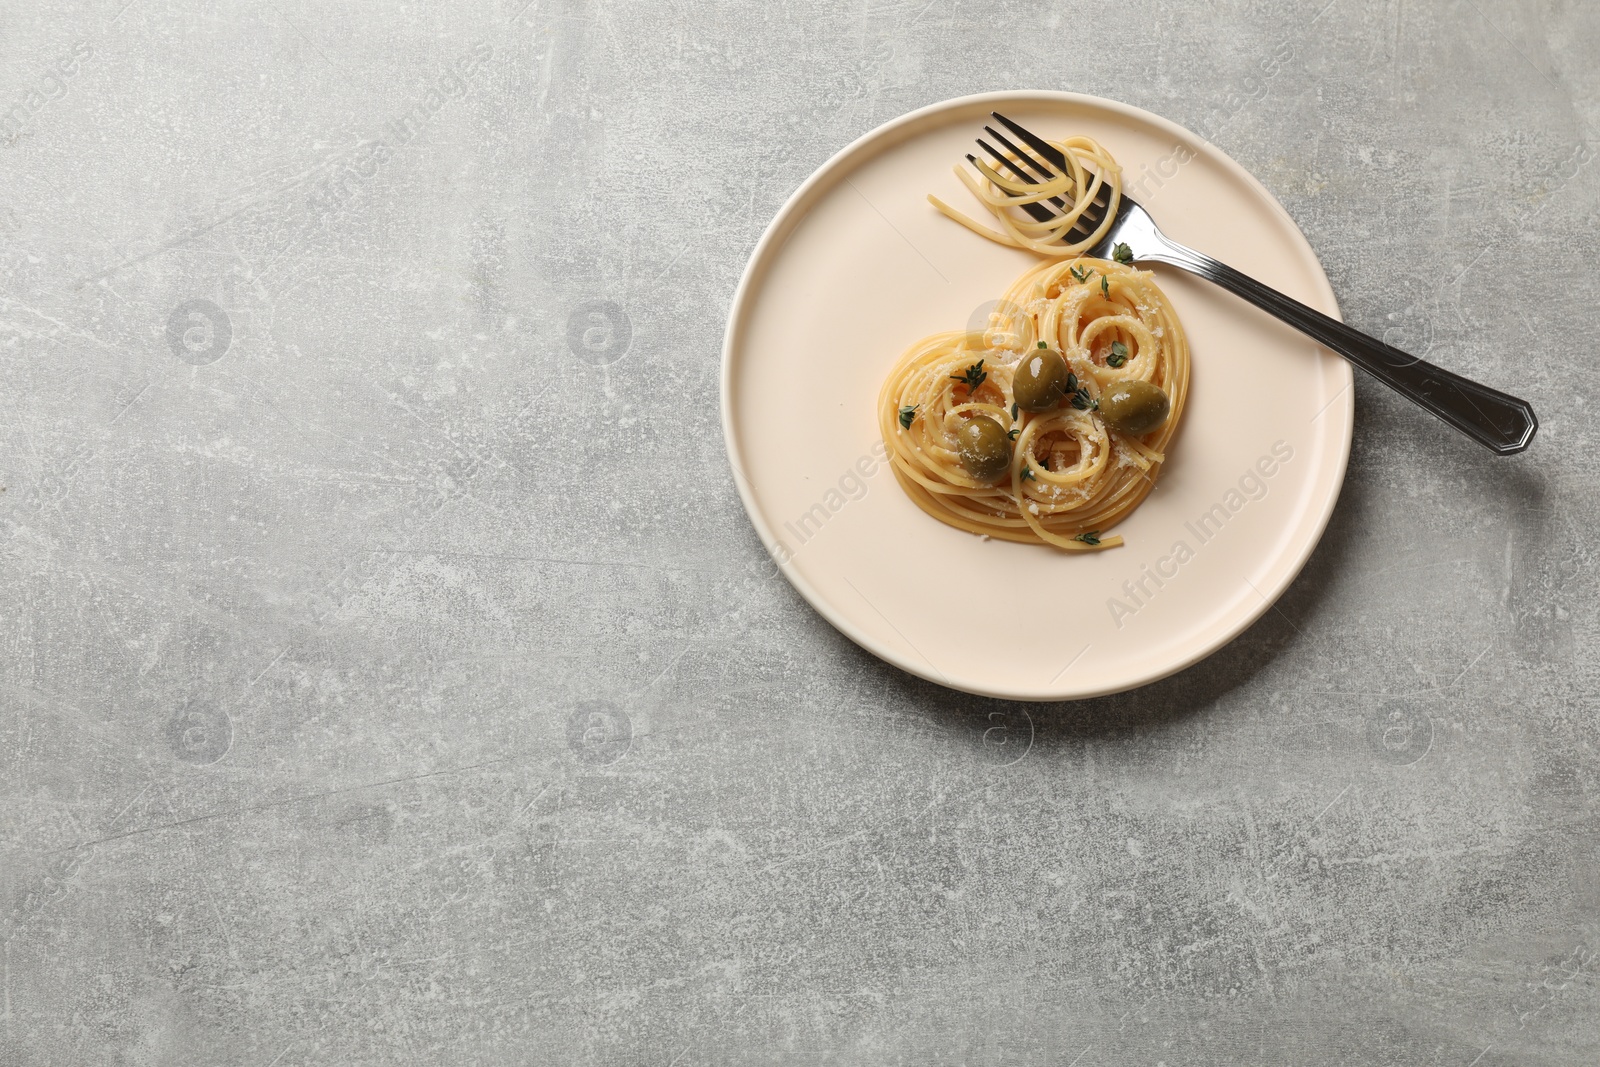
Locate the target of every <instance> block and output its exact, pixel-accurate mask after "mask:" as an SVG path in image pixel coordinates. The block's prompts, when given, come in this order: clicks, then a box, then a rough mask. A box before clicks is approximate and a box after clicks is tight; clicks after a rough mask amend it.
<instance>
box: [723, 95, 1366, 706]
mask: <svg viewBox="0 0 1600 1067" xmlns="http://www.w3.org/2000/svg"><path fill="white" fill-rule="evenodd" d="M1006 101H1029V102H1038V101H1045V102H1055V103H1060V104H1063V105H1078V106H1087V107H1091V108H1099V109H1102V110H1105V111H1109V112H1112V113H1114V114H1117V115H1120V116H1122V117H1123V118H1126V119H1131V120H1133V121H1135V122H1142V123H1147V124H1150V125H1153V126H1155V127H1157V128H1160V129H1163V130H1165V131H1166V132H1168V133H1170V134H1172V135H1173V136H1175V137H1178V138H1179V139H1182V140H1188V141H1191V142H1194V143H1196V144H1199V145H1201V146H1203V147H1204V148H1205V149H1207V150H1209V152H1210V154H1211V155H1212V156H1213V157H1214V158H1215V159H1216V160H1218V161H1220V162H1221V163H1222V165H1223V166H1224V168H1226V169H1227V170H1229V171H1230V172H1231V173H1232V176H1233V177H1234V178H1236V179H1241V180H1243V182H1244V183H1245V184H1246V185H1247V186H1248V187H1249V188H1251V189H1252V190H1253V191H1254V192H1255V193H1256V195H1257V196H1258V197H1259V198H1260V199H1261V200H1262V201H1263V202H1264V203H1265V204H1266V205H1267V206H1268V207H1269V209H1270V210H1272V211H1274V212H1276V213H1277V215H1278V216H1279V217H1280V221H1283V222H1287V223H1288V224H1289V227H1290V229H1291V230H1292V232H1293V233H1294V235H1295V236H1296V237H1297V238H1298V239H1299V243H1300V245H1301V251H1302V252H1303V253H1304V254H1305V255H1306V256H1307V257H1308V258H1309V265H1310V266H1311V267H1312V268H1314V269H1313V271H1312V274H1313V278H1312V282H1313V288H1314V289H1316V291H1317V295H1318V296H1319V297H1321V302H1322V308H1321V310H1323V311H1324V312H1325V313H1326V314H1328V315H1330V316H1332V317H1333V318H1335V319H1339V320H1341V321H1342V320H1343V316H1342V314H1341V312H1340V309H1339V302H1338V298H1337V297H1336V296H1335V295H1334V292H1333V285H1332V283H1331V282H1329V280H1328V274H1327V271H1326V270H1325V269H1323V266H1322V261H1321V259H1320V258H1319V257H1318V255H1317V252H1316V249H1315V248H1313V247H1312V246H1311V242H1310V241H1309V240H1308V239H1307V238H1306V235H1305V231H1303V230H1302V229H1301V228H1300V224H1299V223H1297V222H1296V221H1295V220H1294V217H1293V216H1292V215H1290V214H1289V212H1288V210H1287V209H1285V208H1284V206H1283V204H1282V203H1280V202H1279V200H1278V198H1277V197H1276V196H1274V195H1273V193H1272V191H1271V190H1270V189H1268V188H1267V187H1266V186H1265V185H1263V184H1262V183H1261V181H1260V179H1258V178H1257V177H1256V176H1255V175H1254V174H1252V173H1251V172H1250V171H1249V170H1248V169H1246V168H1245V167H1244V166H1243V165H1242V164H1240V163H1239V162H1238V161H1237V160H1235V159H1234V158H1233V157H1232V156H1230V155H1228V153H1226V152H1224V151H1223V150H1222V149H1221V148H1219V147H1217V146H1216V145H1215V144H1213V143H1212V142H1211V141H1209V140H1208V139H1206V138H1205V137H1202V136H1201V135H1199V134H1197V133H1195V132H1194V131H1193V130H1190V129H1188V128H1187V127H1184V126H1181V125H1179V124H1178V123H1176V122H1173V121H1172V120H1171V119H1168V118H1165V117H1163V116H1161V115H1157V114H1155V113H1154V112H1151V111H1147V110H1145V109H1144V108H1141V107H1137V106H1135V105H1133V104H1127V103H1123V102H1122V101H1120V100H1110V99H1107V98H1105V97H1100V96H1093V95H1091V94H1088V93H1074V92H1067V91H1064V90H1059V89H1007V90H1000V91H992V92H982V93H969V94H967V95H964V96H956V97H950V98H949V99H946V100H940V101H936V102H934V103H931V104H927V105H924V106H922V107H919V108H916V109H914V110H912V111H908V112H906V113H905V114H903V115H900V116H898V117H896V118H893V119H890V120H889V121H888V122H885V123H882V124H880V125H878V126H875V127H873V128H872V129H870V130H868V131H866V132H865V133H863V134H861V135H860V136H859V137H856V138H855V139H854V140H852V141H851V142H850V143H849V144H847V145H845V146H844V147H843V148H840V149H839V150H838V151H836V152H834V153H833V154H832V155H831V156H829V157H828V158H827V159H826V160H825V161H823V162H822V163H821V164H820V165H818V166H817V167H816V169H815V170H813V171H812V172H811V174H810V175H809V176H807V178H806V179H805V181H803V182H801V183H800V185H799V186H798V187H797V188H796V189H795V190H794V192H792V193H790V194H789V196H788V198H787V199H786V200H784V202H783V205H782V206H781V207H779V208H778V210H777V212H775V213H774V214H773V216H772V219H771V221H770V222H768V223H767V226H766V228H765V229H764V230H763V231H762V233H761V237H760V239H759V240H758V241H757V242H756V244H755V247H754V248H753V249H752V250H751V252H750V257H749V259H748V260H746V262H745V266H744V270H743V271H742V272H741V273H740V275H739V284H738V286H737V287H736V288H735V289H734V292H733V299H732V301H731V303H730V304H729V309H728V321H727V324H726V326H725V327H724V329H723V335H722V353H721V361H722V366H721V370H720V374H719V388H720V392H721V396H720V402H719V405H718V411H719V415H720V417H721V420H722V441H723V447H724V450H725V452H726V456H727V459H728V465H729V468H730V471H731V473H732V474H733V481H734V487H735V488H736V489H737V490H738V493H739V500H740V503H741V504H742V505H743V506H744V511H745V515H746V517H747V518H748V519H749V520H750V524H751V525H752V526H753V527H755V531H756V536H757V537H759V538H760V539H761V546H762V548H763V550H765V552H766V553H767V556H768V558H769V559H771V560H772V562H773V563H775V564H776V565H777V568H778V571H779V572H780V573H781V574H782V575H783V576H784V578H785V579H786V580H787V581H788V582H789V584H790V585H791V586H792V587H793V588H794V590H795V591H796V592H797V593H799V594H800V596H801V597H802V598H803V599H804V600H805V601H806V603H807V604H809V605H810V606H811V609H812V610H813V611H815V612H817V614H819V615H821V616H822V618H823V619H824V620H825V621H827V623H828V624H829V625H831V626H832V627H833V628H834V629H835V630H838V631H839V632H840V633H842V634H844V636H846V637H848V638H849V639H850V640H851V641H854V642H855V643H856V644H857V645H858V646H860V647H861V648H863V649H865V650H866V651H868V652H870V653H871V654H872V655H874V656H876V657H877V658H878V659H880V660H882V661H883V662H885V663H887V664H889V665H890V666H892V667H895V668H897V669H899V670H902V671H904V672H906V673H907V674H910V675H913V676H914V677H917V678H921V679H923V680H925V681H928V682H932V683H933V684H935V685H938V686H940V687H942V688H945V689H950V690H953V691H956V692H963V693H970V694H972V695H974V696H981V697H988V698H991V699H996V700H1017V701H1028V702H1033V703H1068V702H1072V701H1078V700H1092V699H1095V698H1097V697H1104V696H1110V695H1113V694H1116V693H1125V692H1128V691H1130V690H1134V689H1139V688H1142V687H1144V686H1147V685H1151V684H1153V683H1155V682H1159V681H1161V680H1162V679H1164V678H1170V677H1171V676H1172V675H1174V674H1177V673H1178V672H1179V671H1182V670H1185V669H1187V668H1189V667H1192V666H1194V665H1195V664H1196V663H1199V662H1200V661H1201V660H1204V659H1207V658H1209V657H1210V656H1212V655H1215V654H1216V653H1217V652H1220V651H1221V650H1222V649H1223V648H1224V647H1226V646H1227V645H1229V644H1231V643H1232V642H1233V640H1234V639H1235V638H1237V637H1238V636H1239V635H1240V634H1242V633H1244V631H1246V630H1248V629H1249V628H1250V627H1251V626H1253V625H1255V623H1256V622H1257V621H1258V620H1259V619H1260V618H1261V617H1262V616H1263V615H1265V614H1266V613H1267V611H1269V610H1270V609H1271V608H1272V607H1273V605H1275V604H1276V603H1277V602H1278V600H1279V599H1280V598H1281V597H1282V596H1283V594H1284V593H1285V592H1286V591H1287V590H1288V588H1289V587H1290V586H1291V585H1293V584H1294V581H1295V579H1296V578H1297V577H1299V575H1300V572H1301V571H1302V570H1304V569H1305V565H1306V563H1307V562H1309V561H1310V559H1311V556H1312V554H1313V553H1314V552H1316V550H1317V546H1318V545H1320V544H1321V543H1322V537H1323V535H1324V534H1325V533H1326V532H1327V528H1328V523H1329V521H1330V520H1331V519H1332V517H1333V511H1334V509H1335V508H1336V507H1337V506H1338V504H1339V498H1340V496H1341V495H1342V494H1343V490H1344V479H1345V475H1346V473H1347V472H1348V470H1349V464H1350V449H1351V445H1352V442H1353V441H1354V437H1355V389H1354V383H1355V374H1354V369H1353V368H1352V367H1351V366H1350V364H1349V363H1348V362H1347V361H1344V360H1340V361H1339V364H1338V366H1339V367H1340V369H1341V370H1342V372H1343V377H1344V378H1345V380H1346V381H1345V386H1344V388H1343V389H1341V390H1340V392H1339V393H1338V394H1337V395H1336V397H1335V399H1334V400H1333V401H1332V402H1330V404H1329V406H1328V409H1327V411H1328V413H1330V414H1331V413H1333V412H1334V411H1335V410H1337V411H1338V412H1339V413H1340V416H1341V421H1342V423H1343V427H1344V432H1343V434H1342V441H1341V443H1340V446H1339V448H1338V449H1337V455H1336V457H1335V458H1336V463H1335V466H1336V468H1337V469H1336V470H1334V471H1333V472H1332V474H1333V477H1332V485H1331V491H1330V492H1329V493H1328V494H1327V497H1326V500H1325V502H1324V503H1323V505H1322V506H1321V508H1320V511H1319V513H1318V514H1316V515H1315V516H1314V519H1313V522H1312V523H1311V524H1310V525H1309V526H1308V528H1309V529H1311V534H1312V535H1311V536H1310V537H1308V538H1306V540H1305V542H1304V545H1303V546H1302V547H1301V549H1300V550H1298V551H1297V552H1295V553H1294V556H1295V558H1294V559H1293V560H1292V561H1291V562H1290V564H1289V566H1288V568H1287V569H1286V571H1285V573H1284V576H1283V579H1282V582H1281V584H1279V585H1278V586H1277V588H1275V589H1273V590H1272V592H1271V595H1270V596H1265V597H1264V598H1263V600H1262V602H1261V604H1260V605H1259V606H1258V607H1256V608H1255V609H1253V610H1251V611H1247V612H1245V613H1244V614H1242V615H1241V616H1240V617H1239V619H1238V620H1237V621H1236V622H1235V623H1234V624H1233V625H1231V626H1228V627H1223V628H1222V629H1221V630H1219V631H1217V635H1218V636H1216V637H1214V638H1208V639H1207V640H1205V641H1202V642H1200V643H1199V645H1198V647H1197V648H1196V649H1194V650H1192V651H1190V652H1189V653H1188V654H1187V655H1184V656H1180V657H1177V658H1176V659H1175V661H1173V662H1171V663H1167V664H1163V665H1161V666H1160V667H1158V668H1156V669H1155V670H1152V671H1147V672H1144V673H1142V674H1140V675H1138V676H1137V677H1130V678H1129V679H1127V680H1125V681H1123V682H1119V683H1115V684H1111V685H1103V686H1097V687H1093V688H1091V689H1089V690H1085V691H1081V692H1078V691H1072V692H1065V693H1060V692H1058V693H1031V692H1025V691H998V690H995V689H993V688H989V687H984V686H973V685H964V684H960V683H959V681H958V680H957V679H955V678H949V677H945V676H943V675H940V674H938V673H937V668H936V667H934V665H933V664H931V663H928V664H919V663H918V662H917V661H916V660H914V659H911V658H910V657H907V656H903V655H901V654H900V653H899V651H898V650H896V649H893V648H891V647H889V646H888V645H886V644H885V643H883V642H881V641H879V640H877V639H876V638H874V637H871V636H869V635H868V634H866V633H864V632H862V631H861V630H860V629H859V628H858V627H857V626H856V625H855V624H854V623H852V622H851V621H850V620H848V619H846V618H844V617H843V616H842V615H841V614H840V613H839V612H838V611H836V610H835V609H834V607H833V606H832V604H831V602H830V601H829V600H828V598H826V597H824V596H822V595H821V594H820V593H819V592H818V591H817V590H816V589H815V588H813V587H812V586H811V584H810V583H809V582H807V581H806V579H805V577H804V576H803V575H802V574H800V573H799V572H798V571H797V570H796V569H795V568H794V567H793V566H792V563H793V561H792V559H783V560H780V559H779V557H778V555H777V553H776V552H775V551H774V548H773V546H774V544H775V543H776V540H777V539H776V537H775V536H774V535H773V532H772V530H771V529H770V528H769V527H768V525H767V523H766V520H765V517H764V516H763V514H762V513H761V510H760V509H759V508H758V507H757V506H756V505H755V502H754V499H753V494H752V491H751V488H750V486H749V483H748V479H747V478H746V476H745V475H744V473H743V471H744V469H745V467H744V462H743V458H744V457H743V456H742V455H741V453H740V448H739V444H738V441H737V440H736V436H737V435H736V434H735V432H734V417H733V402H732V396H733V371H734V360H733V357H734V346H735V343H736V340H737V338H738V337H739V335H740V334H741V333H742V332H743V328H744V325H745V321H746V320H747V319H748V318H749V308H750V305H751V302H752V300H751V296H752V290H753V287H754V286H755V284H756V282H757V280H758V279H759V277H760V276H762V275H764V274H765V273H766V268H767V267H768V265H769V264H768V262H767V261H768V260H769V259H770V258H771V257H773V256H775V255H776V254H777V253H779V252H780V251H781V250H782V247H783V243H784V242H786V241H787V239H788V236H789V233H791V232H792V230H793V226H791V222H792V223H794V224H795V225H798V223H799V222H800V221H802V220H803V218H804V213H805V211H806V210H808V209H809V207H810V206H811V205H810V203H809V201H811V200H812V199H813V198H814V197H815V196H816V195H818V192H819V189H820V188H821V187H822V186H824V185H825V184H827V185H828V187H830V188H831V186H832V185H833V184H836V178H835V174H836V172H838V171H841V170H843V169H844V168H846V167H847V165H848V164H849V163H850V161H851V160H852V158H853V157H855V156H856V155H857V154H858V153H860V152H861V151H863V150H864V149H866V148H867V147H868V146H869V145H872V144H874V143H876V142H878V141H880V140H883V139H884V138H887V137H892V136H893V135H894V134H895V133H896V132H897V131H898V130H900V129H902V128H903V127H906V126H910V125H913V124H915V123H918V122H920V121H922V120H923V119H925V118H927V117H929V116H931V115H934V114H937V113H939V112H942V111H954V110H958V109H961V108H967V107H973V106H977V105H980V104H982V105H987V104H991V103H992V104H996V105H998V104H1000V103H1004V102H1006ZM990 110H994V108H991V109H990ZM843 177H848V175H847V174H846V175H843ZM779 234H782V238H781V239H780V237H779ZM1318 347H1319V348H1322V350H1323V351H1324V352H1326V351H1328V350H1327V349H1326V348H1325V347H1323V346H1320V345H1319V346H1318ZM1284 558H1287V557H1284ZM928 668H931V670H930V669H928Z"/></svg>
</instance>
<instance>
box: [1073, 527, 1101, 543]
mask: <svg viewBox="0 0 1600 1067" xmlns="http://www.w3.org/2000/svg"><path fill="white" fill-rule="evenodd" d="M1073 540H1074V541H1082V542H1083V543H1084V544H1086V545H1098V544H1099V543H1100V531H1099V530H1090V531H1089V532H1088V533H1081V534H1079V535H1078V536H1077V537H1074V538H1073Z"/></svg>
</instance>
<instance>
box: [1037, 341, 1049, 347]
mask: <svg viewBox="0 0 1600 1067" xmlns="http://www.w3.org/2000/svg"><path fill="white" fill-rule="evenodd" d="M1039 347H1040V348H1049V347H1050V346H1049V345H1047V344H1045V343H1044V342H1043V341H1040V342H1039Z"/></svg>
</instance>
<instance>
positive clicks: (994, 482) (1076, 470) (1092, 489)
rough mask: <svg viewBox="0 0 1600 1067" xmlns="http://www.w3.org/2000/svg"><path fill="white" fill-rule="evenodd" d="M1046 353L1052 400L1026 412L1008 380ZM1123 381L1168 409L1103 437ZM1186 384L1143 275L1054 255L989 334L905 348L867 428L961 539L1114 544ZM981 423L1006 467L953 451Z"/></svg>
mask: <svg viewBox="0 0 1600 1067" xmlns="http://www.w3.org/2000/svg"><path fill="white" fill-rule="evenodd" d="M1069 143H1070V142H1069ZM1047 350H1048V351H1047ZM1057 353H1058V354H1059V356H1060V357H1061V359H1062V360H1064V362H1065V364H1066V367H1067V370H1068V371H1069V372H1070V373H1069V374H1068V375H1067V379H1066V381H1067V386H1066V387H1065V388H1064V389H1063V391H1062V392H1061V395H1060V399H1059V402H1058V403H1055V404H1053V405H1052V406H1050V407H1049V408H1048V409H1047V410H1039V411H1030V410H1026V409H1028V408H1030V407H1038V406H1039V405H1038V404H1037V403H1035V402H1033V397H1032V396H1031V395H1030V396H1029V397H1028V398H1027V400H1025V402H1024V403H1023V404H1022V406H1021V408H1019V407H1018V404H1017V399H1018V398H1017V387H1018V385H1019V384H1025V383H1019V380H1018V375H1019V373H1021V374H1024V375H1026V374H1029V373H1032V372H1033V371H1034V370H1036V368H1037V367H1038V366H1039V365H1040V364H1039V363H1030V360H1031V359H1032V358H1033V357H1034V356H1041V355H1052V356H1053V355H1054V354H1057ZM1029 380H1030V381H1031V380H1033V379H1029ZM1130 383H1143V384H1142V385H1139V386H1137V388H1139V389H1143V390H1145V391H1146V392H1149V393H1152V394H1153V393H1154V390H1152V389H1150V388H1149V387H1151V386H1154V387H1156V388H1159V389H1160V390H1162V391H1163V392H1164V393H1165V394H1166V397H1167V399H1168V400H1169V401H1170V407H1169V408H1164V409H1163V410H1165V414H1166V417H1165V420H1164V421H1162V422H1160V424H1159V425H1158V426H1156V427H1155V428H1154V429H1151V430H1149V431H1148V432H1144V433H1125V432H1122V431H1119V430H1117V429H1114V428H1113V425H1114V424H1116V423H1117V419H1116V418H1114V417H1112V416H1111V415H1110V414H1108V411H1106V410H1101V408H1100V401H1101V400H1102V399H1106V398H1108V397H1111V394H1112V393H1116V392H1117V391H1118V390H1121V391H1122V392H1121V393H1118V395H1117V396H1116V397H1111V399H1118V398H1120V396H1121V395H1123V394H1125V393H1126V392H1127V391H1128V389H1129V387H1130ZM1188 388H1189V345H1188V340H1187V338H1186V337H1185V336H1184V332H1183V327H1182V326H1181V325H1180V324H1179V322H1178V317H1177V315H1176V314H1174V313H1173V310H1172V306H1171V305H1170V304H1169V303H1168V302H1167V298H1166V296H1165V295H1164V294H1163V293H1162V292H1161V290H1160V289H1158V288H1157V287H1156V284H1155V281H1154V279H1153V278H1152V276H1151V275H1150V274H1149V273H1148V272H1146V271H1141V270H1136V269H1134V268H1132V267H1129V266H1124V265H1123V264H1121V263H1116V262H1110V261H1107V260H1101V259H1088V258H1082V257H1080V258H1075V259H1055V260H1051V261H1049V262H1046V263H1042V264H1040V265H1039V266H1036V267H1033V268H1032V269H1030V270H1028V271H1027V272H1025V273H1024V274H1023V275H1022V276H1021V277H1020V278H1018V279H1017V280H1016V282H1015V283H1014V284H1013V285H1012V286H1011V289H1010V291H1008V292H1007V293H1006V295H1005V298H1004V300H1002V301H1001V303H1000V305H999V308H998V310H996V311H995V312H994V313H993V314H991V315H990V321H989V325H988V328H987V329H985V330H982V331H971V332H962V331H958V332H952V333H940V334H934V335H933V336H931V337H927V338H924V339H923V340H921V341H918V342H917V343H916V344H914V345H912V346H911V348H909V349H908V350H907V351H906V353H905V354H904V355H903V356H901V358H900V361H899V362H898V363H897V364H896V365H895V367H894V370H893V371H891V372H890V374H889V377H888V380H887V381H885V382H884V385H883V391H882V393H881V394H880V395H879V398H878V424H879V428H880V430H881V432H882V434H883V439H884V442H885V443H886V444H887V445H888V448H889V455H890V461H891V464H892V466H893V468H894V473H895V477H896V478H897V479H898V480H899V482H900V485H901V486H902V487H903V488H904V489H905V491H906V493H907V494H909V495H910V497H911V499H912V500H913V501H915V502H916V504H917V506H918V507H920V508H922V510H923V511H926V512H927V513H928V514H929V515H932V516H933V517H934V518H936V519H938V520H940V521H941V522H945V523H948V524H950V525H951V526H954V527H956V528H958V529H962V530H966V531H968V532H970V533H975V534H983V535H987V536H989V537H996V538H1000V539H1002V540H1006V541H1022V542H1029V543H1034V544H1039V543H1043V544H1050V545H1055V546H1057V547H1059V548H1064V549H1069V550H1073V551H1088V550H1093V549H1097V548H1111V547H1114V546H1116V545H1120V544H1122V538H1121V537H1119V536H1102V534H1103V532H1104V531H1106V530H1109V529H1110V528H1111V527H1113V526H1115V525H1116V524H1117V523H1118V522H1120V521H1122V520H1123V519H1124V518H1126V517H1127V515H1128V513H1129V512H1131V511H1132V510H1133V509H1134V508H1136V507H1137V506H1138V505H1139V503H1140V502H1141V501H1142V500H1144V498H1145V495H1146V494H1147V493H1149V492H1150V489H1151V487H1152V486H1153V485H1154V484H1155V480H1156V475H1157V473H1158V472H1159V471H1160V468H1161V463H1162V461H1163V459H1164V458H1165V453H1166V449H1167V445H1168V444H1169V443H1170V442H1171V440H1172V437H1173V434H1174V433H1175V432H1176V431H1177V428H1178V418H1179V415H1180V414H1181V413H1182V411H1183V405H1184V400H1185V398H1186V396H1187V395H1188ZM985 418H987V419H990V420H993V421H994V422H995V423H998V424H999V431H997V432H1004V434H1005V435H1006V437H1008V438H1009V439H1010V441H1011V442H1014V443H1013V444H1011V445H1010V446H1009V450H1008V451H1007V449H1006V448H1005V447H1004V446H1002V448H1001V450H1000V455H999V457H998V459H999V460H1002V461H1005V465H1004V466H1003V467H1002V466H1001V465H1000V463H999V462H996V463H995V464H994V465H993V466H992V468H989V467H980V466H975V461H974V460H973V458H972V456H973V453H972V452H970V451H964V450H966V449H967V448H968V445H969V442H970V441H971V440H972V439H973V438H976V437H981V436H982V434H976V433H973V432H971V431H972V430H973V429H974V428H975V427H982V429H983V430H985V431H990V428H989V427H988V426H987V425H984V424H983V423H982V422H981V420H983V419H985ZM1135 425H1137V424H1135ZM991 432H995V431H991ZM980 443H982V442H980ZM990 443H991V444H992V442H990ZM975 470H976V471H978V472H979V473H980V474H987V475H989V477H979V476H974V473H973V472H974V471H975Z"/></svg>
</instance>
